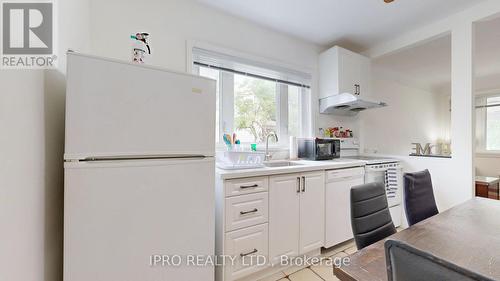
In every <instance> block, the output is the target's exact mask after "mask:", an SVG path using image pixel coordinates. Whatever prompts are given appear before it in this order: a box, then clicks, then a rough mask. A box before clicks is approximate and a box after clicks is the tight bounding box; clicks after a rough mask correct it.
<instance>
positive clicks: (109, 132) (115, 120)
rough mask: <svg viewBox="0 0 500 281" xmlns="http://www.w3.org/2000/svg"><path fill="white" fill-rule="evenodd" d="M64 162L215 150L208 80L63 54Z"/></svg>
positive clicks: (212, 102)
mask: <svg viewBox="0 0 500 281" xmlns="http://www.w3.org/2000/svg"><path fill="white" fill-rule="evenodd" d="M67 75H68V80H67V94H66V150H65V159H83V158H86V157H102V156H134V155H136V156H137V155H141V156H142V155H205V156H213V155H214V150H215V108H216V107H215V98H216V96H215V89H216V82H215V81H214V80H210V79H206V78H201V77H198V76H193V75H189V74H184V73H176V72H170V71H167V70H165V69H161V68H155V67H151V66H140V65H136V64H130V63H127V62H123V61H117V60H112V59H105V58H99V57H94V56H88V55H82V54H78V53H72V52H70V53H68V73H67Z"/></svg>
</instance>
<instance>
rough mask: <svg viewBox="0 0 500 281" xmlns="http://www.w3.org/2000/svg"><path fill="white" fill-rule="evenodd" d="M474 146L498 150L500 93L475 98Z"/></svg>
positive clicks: (499, 141) (499, 144) (485, 150)
mask: <svg viewBox="0 0 500 281" xmlns="http://www.w3.org/2000/svg"><path fill="white" fill-rule="evenodd" d="M476 148H477V150H478V152H500V94H496V95H487V96H480V97H478V98H476Z"/></svg>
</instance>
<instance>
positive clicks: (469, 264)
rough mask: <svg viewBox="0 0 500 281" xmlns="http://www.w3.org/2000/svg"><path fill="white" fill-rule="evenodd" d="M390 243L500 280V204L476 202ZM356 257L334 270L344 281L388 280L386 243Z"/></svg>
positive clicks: (396, 236) (426, 222)
mask: <svg viewBox="0 0 500 281" xmlns="http://www.w3.org/2000/svg"><path fill="white" fill-rule="evenodd" d="M387 239H393V240H401V241H403V242H406V243H407V244H409V245H411V246H413V247H416V248H418V249H420V250H423V251H426V252H429V253H431V254H433V255H435V256H437V257H440V258H443V259H445V260H448V261H450V262H452V263H454V264H456V265H458V266H461V267H463V268H466V269H469V270H471V271H474V272H477V273H480V274H482V275H483V276H486V277H490V278H492V279H495V280H500V202H499V201H496V200H491V199H483V198H478V197H476V198H474V199H471V200H469V201H466V202H465V203H462V204H460V205H457V206H455V207H453V208H450V209H448V210H447V211H444V212H442V213H440V214H438V215H435V216H433V217H431V218H428V219H426V220H424V221H421V222H419V223H417V224H415V225H413V226H411V227H409V228H407V229H404V230H402V231H400V232H398V233H396V234H394V235H391V236H389V237H388V238H387ZM387 239H384V240H381V241H378V242H376V243H374V244H372V245H370V246H368V247H366V248H364V249H362V250H360V251H358V252H356V253H354V254H352V255H351V256H350V257H349V258H350V262H348V263H345V264H343V265H342V266H340V267H335V268H334V273H335V276H337V278H339V279H340V280H343V281H348V280H349V281H354V280H356V281H361V280H363V281H364V280H366V281H377V280H380V281H385V280H387V269H386V258H385V250H384V242H385V241H386V240H387Z"/></svg>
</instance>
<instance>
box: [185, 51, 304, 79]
mask: <svg viewBox="0 0 500 281" xmlns="http://www.w3.org/2000/svg"><path fill="white" fill-rule="evenodd" d="M193 64H194V65H197V66H202V67H208V68H214V69H217V70H220V71H224V72H230V73H235V74H239V75H245V76H249V77H253V78H258V79H264V80H268V81H274V82H276V83H280V84H286V85H292V86H296V87H301V88H306V89H310V88H311V76H310V75H309V74H306V73H302V72H298V71H293V70H290V69H285V68H282V67H279V66H275V65H270V64H266V63H261V62H257V61H252V60H249V59H245V58H240V57H235V56H231V55H226V54H221V53H217V52H213V51H208V50H204V49H200V48H193Z"/></svg>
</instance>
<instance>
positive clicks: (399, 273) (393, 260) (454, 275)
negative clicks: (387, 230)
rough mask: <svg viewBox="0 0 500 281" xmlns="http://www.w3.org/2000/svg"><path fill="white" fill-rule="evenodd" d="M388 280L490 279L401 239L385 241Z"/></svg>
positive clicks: (483, 280) (489, 280)
mask: <svg viewBox="0 0 500 281" xmlns="http://www.w3.org/2000/svg"><path fill="white" fill-rule="evenodd" d="M384 246H385V258H386V265H387V279H388V280H389V281H420V280H440V281H458V280H460V281H472V280H475V281H491V280H493V279H490V278H488V277H484V276H482V275H480V274H478V273H476V272H472V271H470V270H468V269H465V268H463V267H460V266H458V265H456V264H453V263H451V262H449V261H447V260H444V259H441V258H439V257H436V256H434V255H432V254H431V253H428V252H424V251H422V250H419V249H417V248H414V247H412V246H410V245H408V244H406V243H404V242H402V241H397V240H390V239H389V240H387V241H385V244H384Z"/></svg>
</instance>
